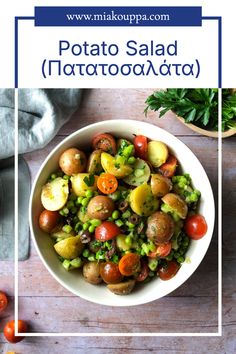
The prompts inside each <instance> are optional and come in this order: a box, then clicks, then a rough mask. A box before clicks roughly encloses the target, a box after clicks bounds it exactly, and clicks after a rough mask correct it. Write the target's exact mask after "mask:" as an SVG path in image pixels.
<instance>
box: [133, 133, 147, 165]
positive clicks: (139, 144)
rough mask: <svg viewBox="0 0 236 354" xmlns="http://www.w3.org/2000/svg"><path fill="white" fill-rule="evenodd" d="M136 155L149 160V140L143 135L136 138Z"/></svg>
mask: <svg viewBox="0 0 236 354" xmlns="http://www.w3.org/2000/svg"><path fill="white" fill-rule="evenodd" d="M134 148H135V155H136V156H137V157H140V159H143V160H146V159H147V151H148V139H147V137H146V136H143V135H136V136H135V138H134Z"/></svg>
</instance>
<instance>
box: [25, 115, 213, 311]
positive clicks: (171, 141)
mask: <svg viewBox="0 0 236 354" xmlns="http://www.w3.org/2000/svg"><path fill="white" fill-rule="evenodd" d="M104 132H107V133H111V134H113V135H115V136H117V137H124V138H127V139H132V138H133V134H137V135H139V134H141V135H145V136H147V137H148V138H150V139H151V140H161V141H163V142H164V143H166V144H167V145H168V147H169V148H170V150H172V151H173V152H174V154H175V156H176V157H177V159H178V161H179V162H180V164H181V166H182V168H183V171H184V172H188V173H190V175H191V177H192V181H193V185H194V187H195V188H197V189H199V190H200V191H201V194H202V197H201V202H200V210H199V212H200V213H201V214H202V215H204V217H205V219H206V221H207V224H208V231H207V234H206V235H205V236H204V237H203V238H202V239H200V240H198V241H192V242H191V246H190V248H189V250H188V252H187V257H189V258H190V260H191V263H186V262H185V263H184V264H183V265H182V267H181V268H180V270H179V271H178V273H177V275H176V276H175V277H174V278H172V279H170V280H168V281H162V280H160V279H158V278H156V279H153V280H152V281H151V282H149V283H147V284H143V285H142V286H141V287H139V288H138V289H137V290H134V291H133V292H132V293H131V294H130V295H126V296H118V295H114V294H113V293H111V292H110V291H109V290H108V289H106V286H105V285H100V286H97V285H91V284H89V283H87V282H86V281H85V280H84V279H83V276H82V275H78V272H77V271H71V272H67V271H66V270H65V269H64V268H63V267H62V265H61V263H60V262H59V260H58V258H57V255H56V253H55V251H54V249H53V241H52V240H51V239H50V237H49V236H48V237H47V236H46V235H45V233H44V232H43V231H41V230H40V228H39V226H38V218H39V214H40V212H41V211H42V205H41V201H40V194H41V188H42V186H43V185H44V184H45V182H46V180H47V179H48V176H49V175H50V174H51V173H52V172H54V171H55V170H57V169H58V160H59V156H60V155H61V153H62V152H63V151H64V150H66V149H67V148H69V147H72V146H78V147H79V148H81V149H83V148H86V147H87V146H90V144H91V140H92V138H93V137H94V136H95V135H97V134H99V133H104ZM214 219H215V206H214V198H213V193H212V189H211V185H210V183H209V180H208V177H207V175H206V172H205V171H204V169H203V167H202V165H201V163H200V162H199V160H198V159H197V157H196V156H195V155H194V154H193V153H192V151H191V150H190V149H189V148H188V147H187V146H186V145H185V144H183V143H182V142H181V141H180V140H178V139H177V138H176V137H175V136H173V135H172V134H170V133H168V132H167V131H165V130H163V129H160V128H159V127H157V126H154V125H151V124H148V123H144V122H140V121H134V120H110V121H103V122H100V123H95V124H92V125H89V126H87V127H85V128H82V129H80V130H78V131H76V132H74V133H73V134H71V135H70V136H68V137H67V138H66V139H64V140H63V141H62V142H61V143H60V144H59V145H57V146H56V147H55V148H54V149H53V150H52V152H51V153H50V154H49V156H48V157H47V158H46V160H45V161H44V163H43V164H42V166H41V168H40V170H39V172H38V175H37V177H36V179H35V181H34V184H33V188H32V192H31V198H30V228H31V233H32V237H33V240H34V244H35V247H36V250H37V252H38V254H39V256H40V258H41V260H42V262H43V263H44V265H45V267H46V268H47V269H48V271H49V272H50V273H51V274H52V276H53V277H54V278H55V279H56V280H57V281H58V282H59V283H60V284H61V285H62V286H64V287H65V288H66V289H68V290H69V291H71V292H72V293H74V294H75V295H78V296H80V297H82V298H84V299H86V300H89V301H92V302H94V303H98V304H102V305H110V306H132V305H139V304H144V303H147V302H150V301H153V300H156V299H159V298H161V297H163V296H165V295H167V294H169V293H171V292H172V291H173V290H175V289H177V288H178V287H179V286H180V285H181V284H183V283H184V282H185V281H186V280H187V279H188V278H189V277H190V276H191V275H192V274H193V273H194V271H195V270H196V269H197V267H198V266H199V264H200V262H201V261H202V259H203V257H204V255H205V253H206V251H207V249H208V246H209V244H210V241H211V237H212V233H213V228H214Z"/></svg>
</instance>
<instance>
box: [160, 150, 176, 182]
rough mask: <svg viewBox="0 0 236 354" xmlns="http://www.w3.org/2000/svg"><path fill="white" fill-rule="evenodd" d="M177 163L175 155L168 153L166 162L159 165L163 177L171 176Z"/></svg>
mask: <svg viewBox="0 0 236 354" xmlns="http://www.w3.org/2000/svg"><path fill="white" fill-rule="evenodd" d="M177 164H178V160H177V158H176V157H175V156H173V155H169V156H168V158H167V160H166V162H165V163H163V165H161V167H160V172H161V173H162V175H163V176H164V177H168V178H170V177H173V176H174V174H175V170H176V167H177Z"/></svg>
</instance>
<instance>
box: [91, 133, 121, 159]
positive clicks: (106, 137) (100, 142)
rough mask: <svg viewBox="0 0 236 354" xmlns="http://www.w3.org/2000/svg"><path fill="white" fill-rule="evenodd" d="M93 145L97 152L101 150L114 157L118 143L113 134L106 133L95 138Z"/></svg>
mask: <svg viewBox="0 0 236 354" xmlns="http://www.w3.org/2000/svg"><path fill="white" fill-rule="evenodd" d="M92 145H93V148H94V149H95V150H97V149H101V150H103V151H105V152H108V153H109V154H112V155H115V153H116V141H115V139H114V137H113V136H112V135H111V134H108V133H104V134H99V135H97V136H95V137H94V138H93V141H92Z"/></svg>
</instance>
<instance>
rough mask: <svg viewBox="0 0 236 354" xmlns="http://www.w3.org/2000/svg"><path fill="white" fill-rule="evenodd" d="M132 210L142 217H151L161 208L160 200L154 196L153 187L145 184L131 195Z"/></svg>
mask: <svg viewBox="0 0 236 354" xmlns="http://www.w3.org/2000/svg"><path fill="white" fill-rule="evenodd" d="M130 206H131V209H132V210H133V211H134V212H135V213H136V214H138V215H140V216H149V215H151V214H152V213H153V212H154V211H156V210H157V209H158V207H159V202H158V200H157V199H156V198H155V197H154V196H153V194H152V191H151V187H150V186H149V185H148V184H147V183H144V184H142V185H141V186H138V187H136V188H135V189H133V190H132V192H131V193H130Z"/></svg>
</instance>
